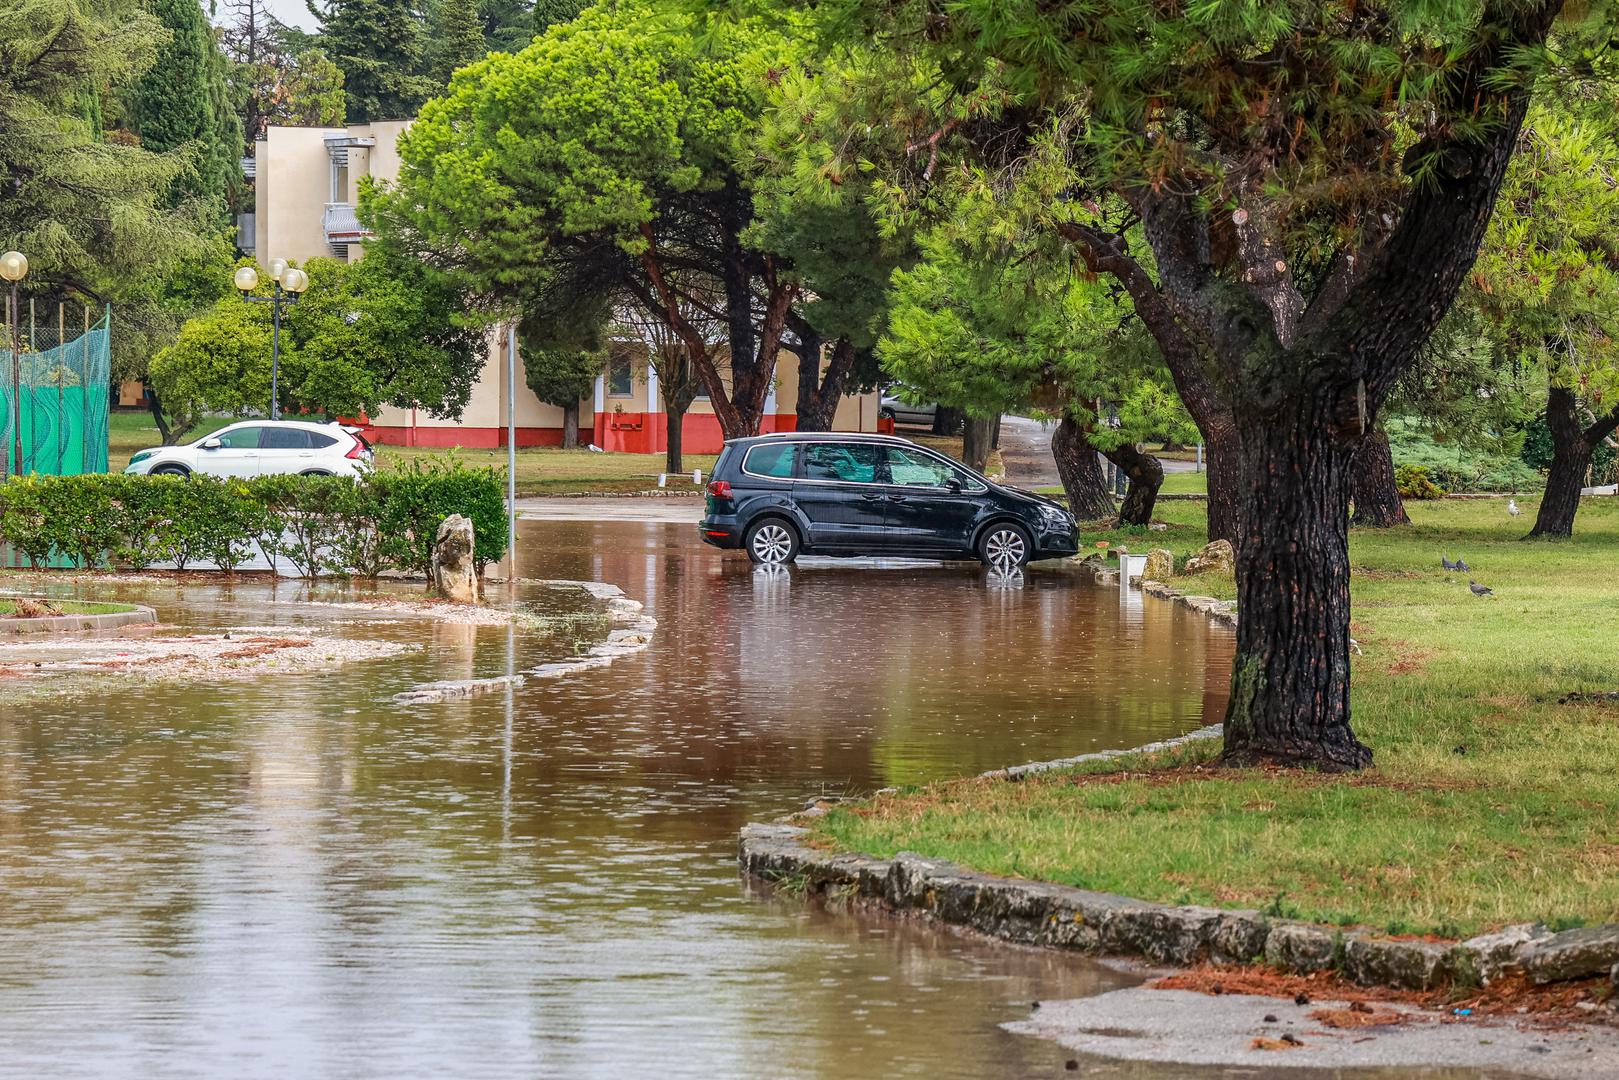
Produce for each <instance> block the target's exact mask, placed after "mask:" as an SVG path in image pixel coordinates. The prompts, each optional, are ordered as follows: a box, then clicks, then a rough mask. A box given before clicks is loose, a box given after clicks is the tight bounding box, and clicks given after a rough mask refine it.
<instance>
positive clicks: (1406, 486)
mask: <svg viewBox="0 0 1619 1080" xmlns="http://www.w3.org/2000/svg"><path fill="white" fill-rule="evenodd" d="M1394 486H1395V487H1397V488H1399V489H1400V497H1401V498H1402V499H1437V498H1440V497H1442V496H1443V495H1444V494H1445V489H1444V488H1442V487H1440V486H1439V485H1438V484H1436V483H1434V482H1433V479H1432V478H1431V477H1430V476H1429V475H1428V470H1427V468H1426V467H1425V466H1422V465H1401V466H1400V467H1399V468H1397V469H1395V470H1394Z"/></svg>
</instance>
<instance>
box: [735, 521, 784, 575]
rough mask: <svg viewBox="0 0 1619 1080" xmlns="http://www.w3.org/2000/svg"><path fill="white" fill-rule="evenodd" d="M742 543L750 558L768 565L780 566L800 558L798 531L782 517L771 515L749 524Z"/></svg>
mask: <svg viewBox="0 0 1619 1080" xmlns="http://www.w3.org/2000/svg"><path fill="white" fill-rule="evenodd" d="M742 544H743V546H744V547H746V548H747V549H748V558H750V559H752V560H753V561H754V562H756V563H762V564H764V565H766V566H780V565H782V564H784V563H790V562H792V561H793V560H794V559H796V558H798V532H797V531H796V530H795V529H794V528H793V527H792V526H791V525H789V524H787V522H785V521H783V520H782V519H781V518H777V517H769V518H765V519H764V520H762V521H756V522H754V523H753V524H752V525H750V526H748V532H747V535H746V536H744V537H743V538H742Z"/></svg>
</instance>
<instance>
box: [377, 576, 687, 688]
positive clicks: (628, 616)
mask: <svg viewBox="0 0 1619 1080" xmlns="http://www.w3.org/2000/svg"><path fill="white" fill-rule="evenodd" d="M543 584H545V585H550V586H553V587H571V588H577V589H583V590H584V591H585V592H587V593H589V594H590V595H591V596H593V597H595V598H596V599H597V600H601V601H603V602H604V603H605V605H606V609H607V615H608V617H609V618H611V619H612V621H613V622H614V623H615V624H616V625H615V627H614V628H613V629H612V630H609V631H608V632H607V639H606V640H605V641H602V642H598V643H597V644H596V645H593V646H591V648H590V649H589V650H588V651H586V652H585V654H584V655H583V656H581V657H579V658H578V659H577V660H558V661H555V662H552V663H549V664H540V665H539V666H538V667H532V668H529V669H528V670H526V671H521V672H518V673H516V674H514V675H495V676H492V677H490V678H487V679H447V680H444V681H442V682H431V683H422V684H420V685H418V686H413V687H411V688H410V689H409V690H405V691H403V692H401V693H398V694H395V695H394V701H396V702H398V703H399V704H401V705H430V704H433V703H435V702H441V701H454V700H458V699H460V698H469V697H477V696H479V695H481V694H487V693H491V692H493V691H495V690H503V689H505V688H506V687H508V686H511V687H517V686H522V685H523V684H524V683H526V682H528V680H529V679H559V678H562V677H563V676H566V675H574V674H577V673H578V672H581V671H589V670H590V669H591V668H598V667H605V666H607V665H608V664H611V663H612V662H613V661H614V660H617V659H619V658H621V657H624V656H629V655H630V654H631V653H638V652H640V651H641V650H642V649H644V648H646V647H647V646H648V645H650V644H652V632H653V631H654V630H656V629H657V628H658V620H657V619H654V618H653V617H652V616H650V615H647V614H645V613H644V612H643V607H644V605H642V603H641V602H640V601H639V600H631V599H630V598H629V597H627V596H625V595H624V590H623V589H621V588H619V587H618V586H617V585H612V584H609V583H607V582H604V581H555V580H551V581H544V582H543Z"/></svg>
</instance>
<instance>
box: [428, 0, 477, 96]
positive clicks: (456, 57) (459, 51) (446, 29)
mask: <svg viewBox="0 0 1619 1080" xmlns="http://www.w3.org/2000/svg"><path fill="white" fill-rule="evenodd" d="M432 30H433V34H432V39H433V81H434V82H436V83H438V85H440V86H448V85H449V84H450V76H451V75H453V74H455V72H456V69H457V68H463V67H466V66H467V65H468V64H470V63H473V62H474V61H476V60H481V59H483V57H484V54H486V53H487V52H488V51H489V46H488V43H487V42H486V41H485V40H484V34H483V24H482V23H481V22H480V21H479V18H478V0H437V3H436V4H434V6H433V18H432Z"/></svg>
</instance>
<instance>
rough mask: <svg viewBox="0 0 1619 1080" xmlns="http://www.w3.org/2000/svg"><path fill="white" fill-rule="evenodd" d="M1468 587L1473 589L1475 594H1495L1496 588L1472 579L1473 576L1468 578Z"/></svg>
mask: <svg viewBox="0 0 1619 1080" xmlns="http://www.w3.org/2000/svg"><path fill="white" fill-rule="evenodd" d="M1467 587H1468V588H1469V589H1471V590H1472V591H1473V595H1474V596H1494V595H1495V590H1494V589H1492V588H1490V587H1489V586H1488V585H1480V584H1479V583H1478V582H1476V581H1474V580H1472V579H1471V578H1469V579H1468V582H1467Z"/></svg>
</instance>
